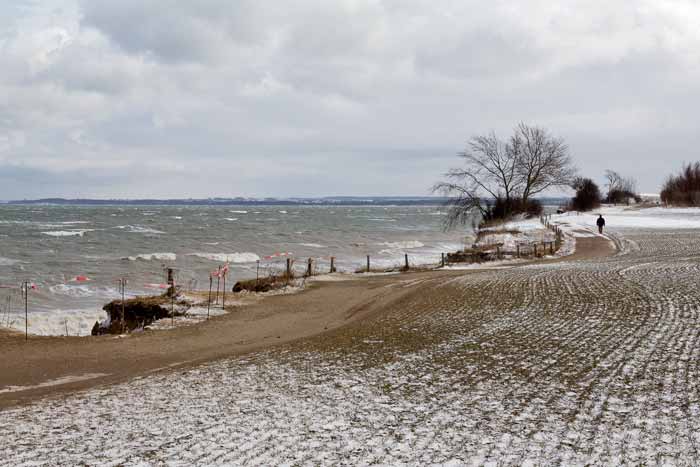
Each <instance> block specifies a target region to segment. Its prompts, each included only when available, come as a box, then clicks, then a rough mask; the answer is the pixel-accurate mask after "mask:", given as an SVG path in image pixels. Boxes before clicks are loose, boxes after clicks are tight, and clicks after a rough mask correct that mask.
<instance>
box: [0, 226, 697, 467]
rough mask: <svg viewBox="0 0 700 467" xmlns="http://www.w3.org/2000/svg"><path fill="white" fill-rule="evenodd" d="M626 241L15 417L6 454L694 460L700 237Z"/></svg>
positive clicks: (432, 285) (450, 286)
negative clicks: (608, 253)
mask: <svg viewBox="0 0 700 467" xmlns="http://www.w3.org/2000/svg"><path fill="white" fill-rule="evenodd" d="M623 233H624V237H625V238H624V241H620V244H622V245H624V251H622V252H621V253H619V254H618V255H617V256H615V257H609V258H601V259H597V260H580V261H563V262H558V263H544V264H536V265H531V266H525V267H520V268H513V269H501V270H490V271H478V272H471V273H466V274H465V275H464V276H461V277H458V278H454V279H450V280H447V281H442V282H441V281H438V280H434V279H427V280H425V281H421V282H414V281H411V280H407V281H404V282H400V283H398V284H394V285H392V287H407V288H415V291H413V292H410V293H409V294H407V295H405V296H403V297H402V298H401V299H399V300H397V301H395V302H393V303H391V304H390V305H389V306H388V307H387V309H386V310H384V311H383V312H382V313H381V314H378V315H376V316H373V317H372V318H371V319H368V320H365V321H358V322H356V323H354V324H352V325H350V326H348V327H345V328H342V329H339V330H337V331H333V332H332V333H328V334H324V335H322V336H318V337H315V338H311V339H307V340H304V341H300V342H297V343H295V344H291V345H287V346H284V347H280V348H278V349H275V350H270V351H268V352H264V353H258V354H255V355H252V356H250V357H248V358H246V359H238V360H227V361H222V362H218V363H212V364H208V365H205V366H201V367H197V368H195V369H191V370H186V371H178V372H176V373H166V374H159V375H153V376H149V377H145V378H142V379H139V380H135V381H132V382H130V383H127V384H122V385H119V386H115V387H111V388H105V389H100V390H92V391H89V392H87V393H84V394H82V395H79V396H72V397H69V398H67V399H61V400H53V401H46V402H41V403H37V404H35V405H34V406H32V407H31V408H24V409H13V410H9V411H6V412H4V413H3V418H2V421H0V436H2V439H3V440H6V442H4V443H3V445H2V446H0V459H6V460H7V462H8V465H10V464H12V465H18V464H22V462H27V463H29V462H33V461H40V460H42V459H44V460H47V459H48V460H52V461H53V462H54V463H56V464H74V463H80V462H84V463H86V464H90V465H115V464H124V465H143V464H144V463H145V464H155V465H166V464H167V465H188V464H193V463H195V464H210V465H215V464H281V463H286V464H291V465H293V464H310V465H313V464H334V465H343V464H353V465H355V464H373V463H379V464H400V463H407V464H416V465H422V464H428V463H446V464H449V463H453V464H455V465H461V464H474V465H483V464H491V465H511V464H512V465H528V464H530V465H540V464H547V465H552V464H566V465H597V464H599V465H639V464H643V465H697V464H698V463H699V462H700V453H699V451H698V450H699V448H700V418H699V416H700V398H699V395H700V387H699V383H698V378H699V377H700V368H699V365H700V327H699V326H698V319H699V312H698V303H700V291H699V289H698V281H699V280H700V279H699V278H700V275H699V273H700V261H699V260H700V245H698V243H700V242H697V240H696V239H697V235H698V232H688V231H687V232H685V233H682V234H681V233H677V232H663V231H650V232H623ZM49 463H51V462H49Z"/></svg>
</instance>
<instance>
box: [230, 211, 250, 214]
mask: <svg viewBox="0 0 700 467" xmlns="http://www.w3.org/2000/svg"><path fill="white" fill-rule="evenodd" d="M229 212H230V213H232V214H248V211H229Z"/></svg>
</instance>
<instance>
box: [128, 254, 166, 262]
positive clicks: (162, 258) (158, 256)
mask: <svg viewBox="0 0 700 467" xmlns="http://www.w3.org/2000/svg"><path fill="white" fill-rule="evenodd" d="M126 259H128V260H129V261H137V260H143V261H151V260H154V259H155V260H158V261H176V260H177V255H176V254H175V253H142V254H140V255H135V256H128V257H127V258H126Z"/></svg>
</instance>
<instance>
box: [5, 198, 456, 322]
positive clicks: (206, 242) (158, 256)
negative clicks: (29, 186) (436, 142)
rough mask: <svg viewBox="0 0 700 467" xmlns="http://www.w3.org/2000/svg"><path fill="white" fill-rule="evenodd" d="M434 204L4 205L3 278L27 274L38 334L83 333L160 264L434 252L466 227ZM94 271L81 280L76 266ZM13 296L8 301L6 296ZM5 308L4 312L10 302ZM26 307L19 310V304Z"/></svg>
mask: <svg viewBox="0 0 700 467" xmlns="http://www.w3.org/2000/svg"><path fill="white" fill-rule="evenodd" d="M442 219H443V216H442V213H441V212H440V209H439V208H437V207H426V206H420V207H411V206H401V207H336V206H284V207H271V206H264V207H262V206H261V207H255V206H246V207H240V208H239V207H230V206H227V207H218V206H201V207H200V206H197V207H173V206H138V207H135V206H97V207H96V206H17V205H2V206H0V286H7V287H17V286H18V285H19V283H20V282H21V281H23V280H28V281H30V282H33V283H35V284H36V285H37V288H36V290H32V291H31V292H30V294H29V304H30V305H29V308H30V317H29V327H30V332H34V333H36V334H65V333H66V329H67V332H68V334H71V335H75V334H87V333H89V331H90V328H91V327H92V325H93V324H94V322H95V320H96V319H102V318H103V317H104V316H105V315H104V313H103V312H102V311H101V308H102V306H103V305H104V304H105V303H106V302H108V301H109V300H112V299H114V298H117V297H118V296H119V294H118V286H117V280H118V279H119V278H121V277H126V278H128V289H127V292H128V294H129V295H139V294H153V293H157V292H158V291H157V290H154V289H152V288H149V286H148V285H147V284H160V283H163V282H165V280H164V276H165V273H164V268H165V267H174V268H175V269H176V280H177V281H178V283H179V284H181V285H183V286H185V287H192V286H194V287H198V288H206V287H207V286H208V276H209V273H210V272H211V271H212V270H215V269H216V268H217V266H218V265H221V264H223V263H224V262H225V261H228V262H230V265H231V272H230V276H229V278H228V279H227V280H228V284H229V285H230V284H233V282H234V281H236V280H237V279H241V278H250V277H255V274H256V268H257V263H256V261H257V260H261V262H260V264H261V268H262V272H263V273H264V272H265V271H266V270H268V269H271V268H281V267H282V262H283V261H284V259H278V260H276V261H275V260H266V259H264V258H265V257H266V256H269V255H272V254H274V253H279V252H291V253H293V254H294V258H295V265H296V267H298V268H303V267H304V266H305V263H306V260H307V258H309V257H312V258H315V259H316V267H317V268H318V270H319V271H324V270H327V269H328V258H329V257H330V256H335V257H336V258H337V260H336V261H337V265H338V268H339V269H340V270H345V271H354V270H355V269H357V268H359V267H361V266H362V265H364V264H365V261H366V260H365V256H366V255H368V254H369V255H371V256H372V258H373V259H372V261H373V265H378V266H385V265H394V264H399V263H400V262H401V261H402V260H403V255H404V253H408V254H409V255H410V260H411V261H414V262H416V263H429V262H437V261H438V259H439V256H440V253H441V252H446V251H450V250H454V249H456V248H459V247H461V246H462V243H463V237H464V232H463V231H457V232H449V233H445V232H443V231H442V229H441V222H442ZM81 275H82V276H87V277H88V278H89V279H90V281H89V282H77V281H75V280H74V279H75V278H76V277H77V276H81ZM8 300H9V303H8ZM8 309H9V313H8ZM21 311H22V313H21ZM8 325H9V326H11V327H15V328H21V329H24V316H23V309H22V307H20V297H19V293H18V291H17V290H13V289H8V288H0V326H8Z"/></svg>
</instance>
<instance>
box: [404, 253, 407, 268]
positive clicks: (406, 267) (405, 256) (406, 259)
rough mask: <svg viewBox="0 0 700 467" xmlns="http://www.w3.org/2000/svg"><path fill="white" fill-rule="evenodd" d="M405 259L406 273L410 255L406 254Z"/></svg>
mask: <svg viewBox="0 0 700 467" xmlns="http://www.w3.org/2000/svg"><path fill="white" fill-rule="evenodd" d="M404 258H405V260H406V271H408V253H404Z"/></svg>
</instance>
